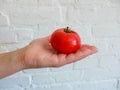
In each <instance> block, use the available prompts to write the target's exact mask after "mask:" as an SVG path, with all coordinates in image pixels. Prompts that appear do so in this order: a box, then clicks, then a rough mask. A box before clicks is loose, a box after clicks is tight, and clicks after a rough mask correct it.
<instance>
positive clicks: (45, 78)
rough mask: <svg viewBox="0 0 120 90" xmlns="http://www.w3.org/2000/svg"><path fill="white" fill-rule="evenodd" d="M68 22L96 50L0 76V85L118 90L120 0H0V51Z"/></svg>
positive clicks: (19, 89)
mask: <svg viewBox="0 0 120 90" xmlns="http://www.w3.org/2000/svg"><path fill="white" fill-rule="evenodd" d="M66 26H69V27H71V28H72V29H74V30H75V31H76V32H78V34H79V35H80V36H81V39H82V43H87V44H92V45H95V46H96V47H97V48H98V49H99V52H98V53H97V54H95V55H92V56H90V57H87V58H85V59H83V60H82V61H79V62H76V63H73V64H69V65H66V66H64V67H60V68H44V69H34V70H32V69H30V70H24V71H21V72H18V73H16V74H14V75H11V76H9V77H7V78H4V79H1V80H0V90H120V0H0V53H3V52H8V51H13V50H16V49H18V48H21V47H24V46H26V45H27V44H29V43H30V42H31V41H32V40H33V39H36V38H41V37H44V36H47V35H49V34H51V33H52V32H53V31H54V30H55V29H57V28H61V27H66Z"/></svg>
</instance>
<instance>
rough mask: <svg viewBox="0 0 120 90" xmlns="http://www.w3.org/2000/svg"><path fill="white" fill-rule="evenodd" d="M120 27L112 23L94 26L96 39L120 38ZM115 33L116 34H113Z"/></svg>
mask: <svg viewBox="0 0 120 90" xmlns="http://www.w3.org/2000/svg"><path fill="white" fill-rule="evenodd" d="M119 29H120V25H119V24H114V23H110V24H108V25H101V26H100V25H95V26H93V31H92V32H93V35H94V36H95V37H96V38H103V37H105V38H106V37H119V35H120V30H119ZM113 31H114V33H113Z"/></svg>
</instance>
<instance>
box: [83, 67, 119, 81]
mask: <svg viewBox="0 0 120 90" xmlns="http://www.w3.org/2000/svg"><path fill="white" fill-rule="evenodd" d="M116 71H117V72H116ZM119 75H120V72H119V71H118V69H116V70H115V71H114V70H110V69H109V68H92V69H84V70H83V77H82V80H85V81H98V80H108V79H114V78H115V77H118V76H119Z"/></svg>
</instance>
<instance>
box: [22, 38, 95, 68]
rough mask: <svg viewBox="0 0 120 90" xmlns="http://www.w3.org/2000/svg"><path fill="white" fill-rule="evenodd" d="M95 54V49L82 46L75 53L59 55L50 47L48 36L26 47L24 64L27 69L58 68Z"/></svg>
mask: <svg viewBox="0 0 120 90" xmlns="http://www.w3.org/2000/svg"><path fill="white" fill-rule="evenodd" d="M96 52H97V48H96V47H94V46H90V45H82V47H81V48H80V49H79V50H78V51H77V52H76V53H72V54H68V55H66V54H61V53H58V52H57V51H55V50H54V49H53V48H52V47H51V45H50V43H49V36H48V37H44V38H40V39H36V40H34V41H33V42H31V43H30V44H29V45H28V46H27V47H26V51H25V59H24V63H25V64H26V66H27V68H42V67H59V66H63V65H65V64H69V63H72V62H76V61H78V60H81V59H83V58H85V57H87V56H89V55H91V54H94V53H96Z"/></svg>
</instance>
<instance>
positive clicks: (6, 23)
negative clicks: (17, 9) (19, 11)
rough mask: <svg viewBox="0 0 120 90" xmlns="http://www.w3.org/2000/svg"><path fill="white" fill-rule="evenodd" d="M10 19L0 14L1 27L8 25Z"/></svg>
mask: <svg viewBox="0 0 120 90" xmlns="http://www.w3.org/2000/svg"><path fill="white" fill-rule="evenodd" d="M8 23H9V21H8V17H7V16H6V15H4V14H3V13H2V12H0V25H8Z"/></svg>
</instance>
